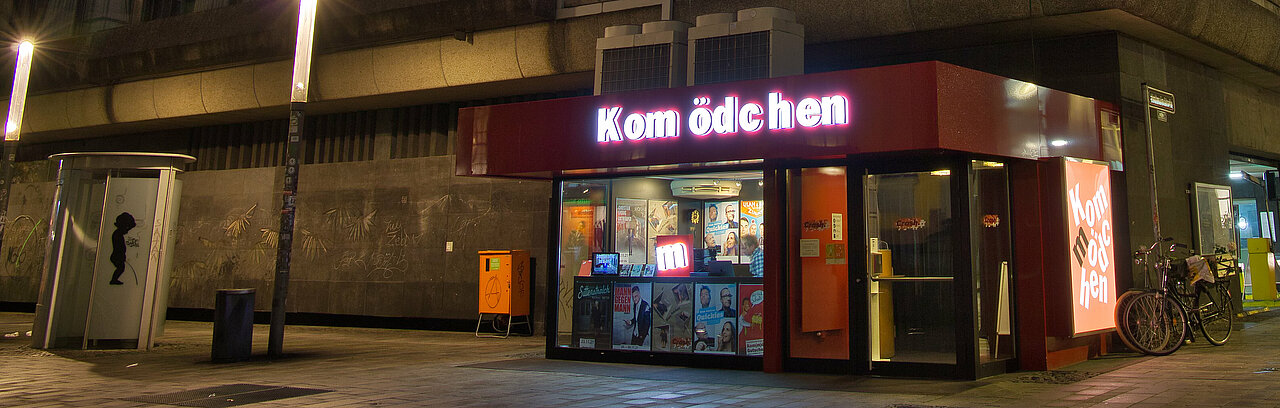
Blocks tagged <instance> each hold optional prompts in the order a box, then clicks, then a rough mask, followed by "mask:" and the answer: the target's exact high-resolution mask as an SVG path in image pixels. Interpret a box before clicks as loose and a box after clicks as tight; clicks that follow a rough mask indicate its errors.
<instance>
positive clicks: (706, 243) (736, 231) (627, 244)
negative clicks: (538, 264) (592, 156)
mask: <svg viewBox="0 0 1280 408" xmlns="http://www.w3.org/2000/svg"><path fill="white" fill-rule="evenodd" d="M763 185H764V183H763V173H762V172H761V171H733V172H718V173H701V174H682V175H654V176H637V177H622V178H612V179H595V180H564V181H561V182H560V183H559V186H560V187H559V188H560V191H559V195H560V211H559V217H560V222H559V233H558V234H559V240H558V242H559V245H560V248H559V251H558V254H559V265H560V269H559V274H558V275H557V278H558V279H557V284H558V286H559V291H558V293H559V302H557V303H556V305H557V308H558V310H557V316H558V324H557V326H556V338H555V346H557V347H562V348H576V349H602V350H626V351H646V352H663V353H687V354H718V355H740V356H761V355H763V351H764V305H763V303H764V285H763V279H762V278H763V277H764V274H765V267H764V256H765V250H764V248H763V242H764V241H763V233H764V220H765V217H764V211H765V207H764V194H763Z"/></svg>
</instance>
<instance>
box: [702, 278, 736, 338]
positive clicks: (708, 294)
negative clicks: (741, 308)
mask: <svg viewBox="0 0 1280 408" xmlns="http://www.w3.org/2000/svg"><path fill="white" fill-rule="evenodd" d="M697 287H698V300H697V304H696V305H694V308H695V309H694V312H695V313H694V318H693V335H694V341H693V352H694V353H708V354H736V353H737V352H738V350H737V349H738V341H737V337H738V327H737V326H738V310H737V307H738V303H737V299H738V287H737V285H735V284H732V283H727V284H707V283H699V284H697Z"/></svg>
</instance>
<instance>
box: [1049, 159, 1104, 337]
mask: <svg viewBox="0 0 1280 408" xmlns="http://www.w3.org/2000/svg"><path fill="white" fill-rule="evenodd" d="M1063 163H1064V166H1065V169H1064V170H1063V173H1064V176H1065V177H1064V178H1065V181H1066V184H1065V188H1066V191H1065V193H1066V194H1065V199H1066V203H1065V206H1066V210H1067V214H1066V225H1067V241H1066V242H1067V245H1068V246H1067V247H1066V248H1062V250H1064V251H1067V252H1068V258H1070V259H1071V271H1070V273H1071V311H1072V316H1071V332H1072V334H1073V335H1080V334H1084V333H1090V332H1096V331H1101V330H1108V329H1114V328H1115V327H1116V322H1115V310H1116V265H1115V245H1114V244H1115V240H1114V237H1113V232H1112V231H1113V229H1112V224H1111V222H1112V218H1111V214H1112V206H1111V175H1110V169H1109V167H1108V166H1106V165H1102V164H1092V163H1084V162H1078V161H1071V160H1064V161H1063Z"/></svg>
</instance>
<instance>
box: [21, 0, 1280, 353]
mask: <svg viewBox="0 0 1280 408" xmlns="http://www.w3.org/2000/svg"><path fill="white" fill-rule="evenodd" d="M0 7H3V9H0V11H3V12H5V13H3V14H5V15H7V16H9V17H8V18H7V20H8V22H9V27H10V28H9V29H8V30H7V31H8V32H6V34H9V35H10V36H11V37H12V38H14V39H17V38H19V37H34V38H36V39H37V44H38V50H39V51H38V52H37V55H36V58H35V63H34V65H35V66H36V68H35V71H34V72H33V74H32V81H31V88H30V91H29V94H30V95H31V96H30V99H29V103H28V106H27V111H26V116H25V118H24V121H23V126H24V132H23V133H24V137H23V139H22V142H21V144H20V147H19V151H18V156H17V161H18V163H17V168H18V169H19V171H18V172H17V178H16V180H15V184H14V186H13V187H14V188H13V194H12V197H11V199H10V201H9V212H8V214H9V218H10V221H9V223H8V225H7V226H6V231H5V234H4V239H3V242H2V243H0V244H2V246H0V252H2V253H3V254H4V255H5V258H4V260H5V262H4V264H3V265H2V266H0V302H3V304H4V305H5V306H6V307H10V308H18V309H21V308H24V307H29V305H31V304H33V303H34V302H36V296H37V294H38V292H39V285H40V279H41V272H42V260H43V248H44V242H43V239H44V237H47V236H48V225H47V223H48V218H49V215H48V214H49V208H50V204H51V202H52V200H53V191H54V187H55V186H54V182H53V180H54V169H53V168H51V165H50V163H49V162H48V161H47V160H45V157H47V156H48V155H50V154H54V153H62V152H72V151H158V152H173V153H183V154H190V155H192V156H195V157H196V158H197V159H198V161H197V162H196V163H195V164H192V165H190V167H189V168H188V169H187V172H186V173H184V174H183V175H182V176H181V177H182V179H183V181H184V183H185V188H184V190H183V197H182V207H181V210H180V213H179V219H178V230H177V234H178V237H177V243H176V253H175V254H174V257H175V267H174V270H173V278H172V281H171V282H170V288H171V290H170V292H169V293H170V297H171V300H170V303H169V304H170V306H171V307H174V308H178V309H181V310H184V311H190V312H199V311H202V310H208V309H211V308H212V307H213V295H214V291H215V290H216V289H219V288H230V287H255V288H258V304H259V305H262V306H260V308H265V305H269V304H270V299H269V296H270V295H269V294H270V290H269V288H270V285H271V280H272V278H273V273H272V272H273V267H274V253H275V252H274V248H273V247H272V246H273V245H274V244H275V238H274V235H273V234H274V232H275V231H274V230H275V228H277V227H278V225H279V222H278V218H277V217H278V214H279V209H280V206H281V204H280V197H279V189H280V187H279V186H280V185H281V184H282V180H283V176H284V175H283V166H282V165H281V161H282V157H283V146H284V135H285V118H286V117H287V111H288V109H287V105H288V93H287V91H286V87H288V86H289V84H288V82H289V75H290V62H291V56H292V47H293V33H294V30H295V25H294V24H296V7H297V2H294V1H276V0H257V1H254V0H239V1H232V0H223V1H216V0H215V1H149V0H134V1H123V0H121V1H114V0H98V1H88V2H86V1H64V2H60V1H53V2H38V1H23V0H15V1H9V2H5V4H3V5H0ZM757 7H777V8H781V9H786V10H790V11H791V12H793V13H794V21H795V22H796V23H797V24H799V25H802V26H803V36H802V37H801V40H800V42H799V43H800V44H803V45H802V46H801V45H798V44H790V45H788V46H789V47H792V48H794V47H802V48H803V49H802V52H800V53H798V56H797V57H795V58H799V59H801V60H802V61H803V64H802V65H801V68H800V72H793V73H795V74H800V73H809V74H816V73H824V72H833V71H843V70H849V69H857V68H869V67H881V66H888V65H896V64H904V63H913V62H921V61H942V62H945V63H948V64H954V65H957V66H961V67H965V68H969V69H972V70H977V71H982V72H986V73H989V74H994V75H998V76H1001V77H1006V78H1012V79H1015V80H1019V81H1025V82H1028V83H1033V84H1036V85H1039V86H1042V87H1045V88H1049V89H1054V90H1058V91H1063V92H1066V93H1071V94H1075V95H1080V96H1083V97H1087V98H1093V99H1095V100H1097V101H1101V102H1105V103H1107V104H1110V105H1111V106H1113V107H1115V110H1117V111H1118V113H1119V120H1118V126H1119V130H1120V133H1122V134H1123V135H1124V138H1123V143H1122V144H1121V145H1120V146H1118V147H1119V153H1120V154H1121V156H1122V158H1123V160H1122V161H1123V170H1124V171H1123V177H1122V178H1121V179H1119V180H1117V181H1118V183H1116V184H1115V186H1114V187H1113V188H1114V189H1115V190H1116V191H1117V193H1116V194H1115V196H1116V198H1117V200H1116V202H1115V204H1116V207H1117V213H1122V214H1118V215H1117V220H1124V221H1125V222H1123V223H1120V222H1118V223H1117V225H1116V226H1115V228H1116V229H1115V232H1116V236H1117V237H1118V243H1117V246H1116V253H1117V254H1118V255H1117V257H1118V258H1119V259H1122V260H1123V259H1124V258H1125V255H1124V254H1127V253H1130V252H1131V250H1130V249H1131V248H1137V247H1139V246H1145V243H1149V242H1151V241H1152V240H1153V228H1152V224H1153V222H1152V204H1151V203H1152V201H1153V200H1152V197H1151V191H1152V190H1151V188H1150V187H1149V176H1148V172H1147V168H1148V164H1149V162H1148V159H1147V157H1148V148H1149V147H1150V148H1154V157H1155V171H1156V180H1157V183H1156V188H1155V194H1156V198H1157V199H1156V200H1154V201H1155V202H1157V203H1158V205H1159V213H1160V215H1161V221H1160V225H1161V228H1162V232H1163V234H1164V235H1166V236H1171V237H1174V238H1175V239H1176V240H1178V241H1181V242H1195V240H1196V239H1197V232H1196V231H1197V229H1196V223H1197V218H1195V212H1194V211H1193V206H1194V205H1193V202H1194V200H1192V199H1191V198H1190V197H1189V195H1188V193H1187V191H1188V190H1189V188H1190V186H1191V185H1192V183H1207V184H1213V185H1232V186H1238V185H1239V187H1237V188H1236V190H1241V192H1240V193H1238V194H1244V192H1243V190H1246V189H1247V188H1246V187H1245V186H1243V185H1241V183H1242V181H1241V180H1243V182H1250V181H1251V180H1256V181H1257V182H1256V183H1252V184H1249V185H1250V186H1255V187H1257V188H1260V189H1261V190H1258V191H1250V192H1248V195H1242V196H1243V197H1250V199H1251V200H1252V201H1253V204H1252V207H1251V208H1252V210H1251V211H1252V212H1249V210H1248V209H1247V208H1246V209H1245V210H1244V211H1241V213H1243V214H1246V215H1247V217H1244V218H1248V219H1246V220H1245V221H1246V223H1252V224H1250V225H1257V226H1258V227H1257V228H1255V229H1254V230H1249V231H1245V233H1242V237H1243V236H1244V235H1247V234H1246V233H1250V232H1252V233H1254V235H1250V236H1257V237H1262V238H1270V239H1271V240H1272V241H1273V242H1274V239H1275V238H1274V237H1275V234H1273V233H1270V231H1274V228H1275V217H1274V216H1272V215H1269V214H1274V213H1272V212H1271V211H1273V209H1274V208H1280V206H1277V205H1276V202H1275V201H1274V200H1270V199H1268V198H1267V197H1266V196H1265V195H1266V187H1267V186H1268V185H1269V183H1271V181H1269V180H1268V179H1267V176H1266V175H1267V171H1268V170H1272V171H1274V170H1275V168H1276V164H1277V161H1280V43H1278V40H1277V38H1280V7H1278V6H1277V5H1276V4H1275V3H1273V2H1272V1H1271V0H1231V1H1224V2H1187V1H1173V0H1165V1H1160V0H1149V1H1101V0H1099V1H1086V2H1078V1H1074V2H1068V1H1029V2H1008V1H990V2H956V3H945V4H944V3H938V4H932V3H931V4H917V3H913V2H908V1H893V2H887V3H886V2H853V3H850V2H843V1H771V0H757V1H747V2H736V1H683V0H611V1H594V0H574V1H569V0H563V1H552V0H541V1H539V0H479V1H460V0H459V1H453V0H445V1H439V0H437V1H429V0H422V1H379V0H372V1H361V2H342V3H341V4H338V3H336V2H334V3H330V2H325V1H323V0H322V1H321V4H320V8H319V10H320V12H319V13H320V14H319V17H318V20H317V28H316V33H317V37H316V55H315V57H314V59H315V69H314V72H313V80H312V81H313V82H312V84H313V86H312V91H311V92H312V98H311V100H312V103H311V104H310V105H309V108H308V109H309V113H310V114H311V115H310V116H311V118H309V120H310V121H311V122H310V123H309V124H308V126H307V127H306V128H307V129H308V132H309V133H308V135H307V138H306V144H305V145H306V148H305V150H304V157H305V159H304V165H303V166H302V169H301V176H300V181H299V209H298V221H297V223H298V224H297V233H298V234H299V239H298V240H297V242H296V243H295V249H294V250H295V254H296V255H295V257H294V261H293V265H294V266H293V271H294V272H293V278H292V282H291V283H292V284H291V292H290V296H289V304H288V309H289V311H290V312H292V313H296V316H298V317H300V318H306V317H310V318H314V321H320V322H324V321H340V320H361V321H368V320H370V319H371V318H375V317H377V318H390V319H387V320H382V323H383V324H409V325H412V326H415V327H427V328H457V327H467V325H469V324H470V323H469V320H470V319H473V318H474V317H475V315H476V311H475V309H474V306H473V305H475V304H476V296H477V294H476V293H477V291H476V286H477V285H478V281H477V273H476V270H475V269H474V268H475V267H476V252H477V251H479V250H485V249H506V248H510V249H527V250H529V251H530V252H531V254H532V257H533V258H534V260H535V264H536V267H535V271H534V278H533V279H532V281H533V282H534V285H535V289H534V290H533V293H534V294H536V296H535V300H534V305H535V313H534V316H535V320H537V323H538V325H539V326H540V328H539V331H540V332H542V330H543V329H542V328H541V326H542V325H544V324H546V323H547V322H546V321H545V320H544V319H542V317H543V316H547V313H546V309H547V305H549V304H551V303H552V302H549V301H548V300H547V299H548V298H550V299H555V298H556V296H554V295H553V294H554V293H556V291H557V289H556V288H555V287H554V286H553V287H551V288H548V287H547V282H549V280H548V279H546V278H547V276H548V274H555V273H557V269H558V268H555V267H553V266H560V265H558V264H559V263H560V254H558V253H557V250H556V248H558V247H559V246H560V243H558V242H554V241H552V240H551V239H550V238H549V237H551V236H555V235H556V234H557V233H556V231H558V230H559V229H560V227H561V226H560V225H555V224H552V221H551V220H553V219H555V218H554V217H553V216H554V215H555V213H556V212H559V211H560V209H559V207H558V205H559V204H558V203H559V201H557V200H559V199H560V195H561V192H560V191H559V190H558V189H556V188H555V185H554V184H553V183H552V182H548V181H546V180H542V179H537V178H493V179H491V178H473V177H460V176H457V175H455V173H456V171H455V169H457V166H458V165H459V162H458V159H457V158H458V155H457V153H458V152H457V151H456V148H457V147H458V146H457V143H456V137H457V131H458V112H459V109H460V108H464V107H469V106H485V105H494V104H501V103H510V102H521V101H534V100H544V99H556V98H564V97H571V96H581V95H589V94H591V93H593V87H594V86H595V85H597V83H596V82H597V79H598V78H596V74H595V72H596V71H597V70H598V69H599V67H598V65H599V64H600V59H599V58H601V55H602V51H600V48H598V47H599V45H600V43H599V40H600V39H601V38H604V37H606V28H607V27H613V26H621V25H639V24H643V23H649V22H655V21H661V20H674V21H680V22H683V23H684V24H686V25H689V26H694V27H696V26H697V25H699V24H698V21H697V20H698V19H699V17H700V16H706V15H713V14H716V13H736V12H738V11H739V10H744V9H752V8H757ZM228 22H234V23H233V24H229V23H228ZM693 36H694V34H693V32H691V34H690V38H692V37H693ZM694 52H696V50H694ZM10 55H12V52H10ZM691 55H692V54H691ZM5 61H6V64H9V65H8V68H4V69H5V72H11V68H12V64H13V62H12V61H13V58H12V57H8V59H6V60H5ZM684 74H685V75H687V76H688V77H689V78H690V80H689V81H690V82H688V84H690V85H692V84H693V82H692V81H693V79H692V78H694V77H695V74H696V69H695V70H691V71H690V72H687V73H684ZM668 79H669V78H668ZM741 79H745V78H741ZM2 81H4V82H3V83H0V86H2V87H4V88H5V89H8V88H9V84H8V81H9V79H8V78H5V79H3V80H2ZM1143 84H1147V85H1150V86H1152V87H1155V88H1159V89H1162V90H1165V91H1168V92H1170V93H1173V94H1174V95H1176V97H1177V110H1176V112H1175V113H1173V114H1171V115H1167V117H1165V118H1164V119H1163V120H1155V119H1154V117H1153V120H1152V121H1150V123H1147V120H1146V119H1145V118H1146V115H1145V112H1144V109H1143V106H1144V104H1145V102H1146V101H1144V100H1143V98H1144V95H1143V88H1142V85H1143ZM676 85H679V83H678V81H672V80H668V81H667V82H666V86H676ZM1148 125H1149V126H1150V128H1151V138H1152V140H1153V143H1151V144H1150V145H1148V142H1147V138H1146V137H1145V135H1146V134H1147V126H1148ZM531 154H545V155H554V154H555V152H531ZM1241 172H1244V174H1245V176H1241V177H1237V178H1235V179H1233V178H1232V177H1233V175H1239V174H1240V173H1241ZM1251 188H1253V187H1249V188H1248V189H1251ZM1242 204H1248V203H1242ZM1245 207H1248V205H1245ZM1232 218H1233V219H1234V218H1240V217H1236V216H1235V215H1233V217H1232ZM1268 223H1269V225H1268ZM1241 230H1242V231H1244V230H1245V229H1241ZM1254 231H1256V232H1254ZM1030 250H1034V249H1030ZM1026 251H1028V250H1023V252H1026ZM1117 264H1118V266H1119V270H1118V271H1117V272H1118V273H1119V274H1120V277H1119V282H1117V285H1116V286H1117V287H1118V288H1119V289H1121V290H1123V289H1124V288H1126V287H1129V286H1132V285H1134V284H1135V282H1139V281H1140V280H1141V279H1140V278H1135V277H1133V276H1132V275H1131V274H1130V271H1129V270H1128V267H1127V264H1128V262H1117ZM1015 273H1016V271H1015ZM1251 283H1252V284H1257V282H1251ZM405 322H410V323H405ZM1044 344H1045V347H1046V348H1047V349H1050V350H1065V349H1072V348H1079V347H1080V346H1081V345H1082V344H1078V341H1077V340H1073V339H1070V338H1059V337H1055V336H1048V337H1046V341H1045V342H1044ZM1089 347H1091V348H1089V349H1088V350H1089V351H1087V353H1088V354H1096V353H1099V352H1102V351H1103V350H1102V349H1100V348H1099V346H1097V345H1093V346H1089ZM1043 365H1044V366H1045V367H1048V366H1052V365H1053V363H1052V362H1050V361H1045V362H1044V363H1043Z"/></svg>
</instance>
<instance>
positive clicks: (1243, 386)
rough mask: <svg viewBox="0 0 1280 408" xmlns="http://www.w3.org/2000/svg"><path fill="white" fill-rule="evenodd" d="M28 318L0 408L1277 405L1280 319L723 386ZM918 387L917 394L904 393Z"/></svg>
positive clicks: (360, 340) (294, 338)
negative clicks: (193, 406)
mask: <svg viewBox="0 0 1280 408" xmlns="http://www.w3.org/2000/svg"><path fill="white" fill-rule="evenodd" d="M1273 315H1274V316H1273ZM31 317H32V316H31V315H29V314H19V313H0V333H4V334H11V333H14V332H17V333H19V335H18V337H0V406H72V407H90V406H92V407H132V406H147V404H145V403H141V402H134V401H127V400H124V398H131V397H137V396H140V395H147V394H161V393H171V392H177V391H184V390H192V389H197V388H203V387H210V386H216V385H224V384H237V383H248V384H262V385H271V386H289V387H301V388H318V389H325V390H333V392H328V393H323V394H316V395H309V396H303V397H296V398H289V399H283V400H276V401H269V402H263V403H259V404H253V405H250V406H313V407H348V406H350V407H356V406H379V407H382V406H444V407H455V406H464V407H465V406H476V407H504V406H510V407H520V408H530V407H561V406H564V407H632V406H634V407H711V406H742V407H808V406H820V407H826V406H867V407H888V406H894V405H900V406H943V407H988V406H1010V407H1024V406H1101V407H1124V406H1134V407H1146V406H1192V407H1208V406H1231V407H1273V406H1280V318H1278V317H1280V312H1267V313H1262V314H1259V315H1255V316H1252V317H1250V319H1249V320H1250V321H1249V322H1248V323H1246V324H1245V329H1244V330H1242V331H1239V332H1236V333H1235V334H1234V336H1235V337H1233V338H1232V340H1231V342H1230V343H1229V344H1228V345H1226V346H1223V347H1211V346H1207V345H1189V346H1187V347H1184V348H1183V349H1182V350H1180V351H1179V352H1177V353H1176V354H1174V355H1172V356H1169V357H1160V358H1150V357H1139V356H1133V355H1118V356H1109V357H1106V358H1103V359H1099V360H1093V361H1089V362H1085V363H1082V364H1079V365H1076V366H1073V367H1068V368H1067V369H1068V370H1079V371H1096V372H1103V373H1102V374H1100V375H1097V376H1094V377H1092V378H1088V379H1085V380H1082V381H1079V382H1076V383H1071V384H1038V383H1025V382H1017V381H1016V380H1018V379H1019V378H1022V377H1025V375H1026V373H1021V374H1019V373H1014V374H1007V375H1003V376H998V377H992V378H987V379H983V380H980V381H976V382H972V383H963V384H957V383H955V382H935V383H932V384H933V385H930V384H931V383H930V382H922V381H919V380H910V381H906V380H901V384H898V386H894V384H893V382H895V381H900V380H876V381H877V384H878V385H877V386H876V387H874V388H875V389H878V390H880V391H875V392H864V391H850V390H856V389H859V388H857V387H843V388H842V387H831V386H827V387H825V388H823V387H819V388H817V389H814V387H801V386H797V381H796V377H785V378H784V377H779V378H780V379H779V381H777V384H768V383H767V382H766V383H762V382H761V381H759V380H758V378H755V377H752V379H751V381H730V380H729V378H728V377H732V376H734V375H739V374H740V372H731V371H723V372H722V371H712V372H710V374H706V375H702V374H699V375H683V374H682V373H680V372H674V373H673V376H672V378H680V380H664V379H653V377H652V376H646V377H643V378H629V377H628V375H627V373H628V372H629V371H643V370H641V369H642V368H644V367H635V366H628V365H621V364H619V365H612V366H609V367H616V370H599V369H598V367H597V369H595V370H565V369H558V368H557V369H548V370H546V371H539V370H537V369H536V368H535V369H530V368H529V364H524V365H521V364H519V363H518V362H513V363H511V364H509V365H510V366H511V367H514V368H518V369H502V368H495V367H503V366H504V364H505V363H494V362H498V361H504V360H512V359H521V358H528V357H530V356H537V355H540V354H541V353H542V351H543V350H542V347H543V344H544V343H543V341H544V339H543V338H541V337H532V338H528V337H513V338H510V339H477V338H474V337H472V335H471V334H470V333H448V332H423V331H409V330H374V329H347V328H321V327H304V326H290V327H289V328H288V330H287V334H286V336H287V337H286V344H285V350H286V351H287V352H289V353H290V354H291V356H292V357H291V358H288V359H283V360H274V361H272V360H267V359H264V358H257V359H254V360H252V361H248V362H243V363H233V364H212V363H209V362H208V360H209V341H210V338H211V334H210V330H211V328H210V325H209V324H207V323H191V322H170V325H169V330H168V332H167V333H166V335H165V337H163V339H162V343H161V345H160V346H159V347H157V348H156V349H155V350H153V351H150V352H138V351H53V352H45V351H41V350H33V349H31V348H29V347H28V346H27V345H28V343H29V342H30V340H29V338H27V337H25V332H26V331H27V330H29V329H30V322H31ZM266 331H267V330H266V327H265V326H258V327H255V335H256V337H255V339H254V341H255V343H254V344H255V350H256V351H257V353H258V354H264V353H265V344H266V338H265V335H266ZM575 364H579V363H575ZM535 366H536V364H535ZM481 367H488V368H481ZM547 367H553V368H554V367H561V366H557V365H551V364H548V365H547ZM675 370H693V369H675ZM602 371H603V372H602ZM609 372H613V373H615V374H611V375H610V374H609ZM586 373H595V374H586ZM717 373H723V374H722V375H717ZM685 374H687V373H685ZM703 374H705V372H703ZM750 374H752V375H757V374H754V373H750ZM717 376H719V377H724V378H715V377H717ZM632 377H636V376H632ZM689 378H706V380H705V381H702V380H689ZM798 378H804V377H798ZM827 383H828V384H830V383H831V381H828V382H827ZM743 384H750V385H743ZM917 384H918V389H919V391H903V390H910V389H913V387H912V386H914V385H917ZM902 385H912V386H902ZM868 389H870V388H868ZM883 390H891V391H890V392H885V391H883Z"/></svg>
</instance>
